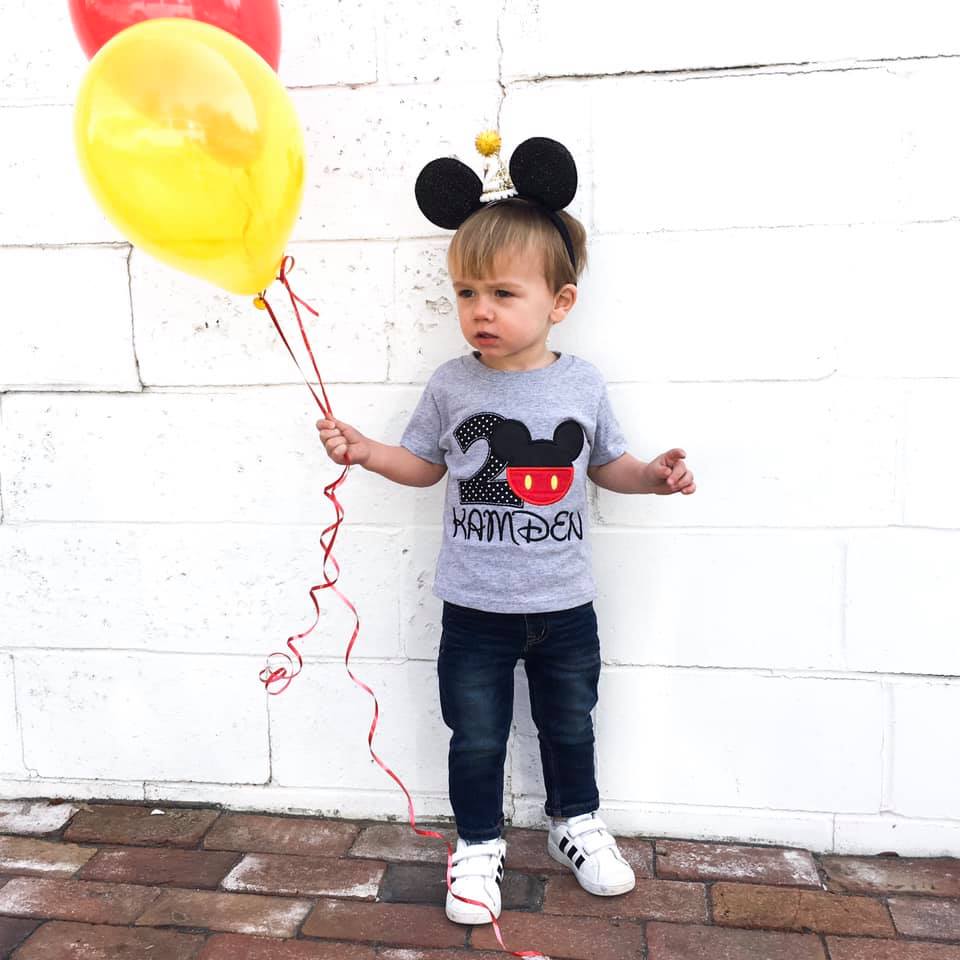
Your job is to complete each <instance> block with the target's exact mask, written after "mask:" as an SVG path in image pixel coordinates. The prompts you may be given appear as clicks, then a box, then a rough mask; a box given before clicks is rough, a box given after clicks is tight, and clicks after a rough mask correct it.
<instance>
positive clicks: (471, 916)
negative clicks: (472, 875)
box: [446, 896, 500, 927]
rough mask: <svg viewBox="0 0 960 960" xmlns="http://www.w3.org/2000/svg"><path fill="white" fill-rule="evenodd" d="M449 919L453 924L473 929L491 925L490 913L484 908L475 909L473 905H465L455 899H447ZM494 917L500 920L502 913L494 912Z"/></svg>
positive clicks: (449, 897)
mask: <svg viewBox="0 0 960 960" xmlns="http://www.w3.org/2000/svg"><path fill="white" fill-rule="evenodd" d="M446 914H447V919H448V920H449V921H450V922H451V923H464V924H468V925H469V926H472V927H479V926H481V925H482V924H484V923H490V913H489V911H487V910H484V909H483V907H475V906H474V905H473V904H472V903H463V901H461V900H457V899H455V898H454V897H451V896H448V897H447V906H446ZM493 916H494V918H496V919H497V920H499V919H500V911H499V910H494V911H493Z"/></svg>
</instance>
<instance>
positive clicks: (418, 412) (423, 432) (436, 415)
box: [400, 383, 444, 463]
mask: <svg viewBox="0 0 960 960" xmlns="http://www.w3.org/2000/svg"><path fill="white" fill-rule="evenodd" d="M440 432H441V425H440V407H439V405H438V404H437V400H436V397H434V395H433V389H432V383H428V384H427V385H426V387H425V388H424V391H423V393H422V394H421V395H420V401H419V402H418V403H417V406H416V409H415V410H414V411H413V413H412V414H411V416H410V421H409V423H407V427H406V429H405V430H404V431H403V436H402V437H401V438H400V446H401V447H404V448H406V449H407V450H409V451H410V452H411V453H413V454H415V455H416V456H418V457H421V458H422V459H424V460H429V461H430V462H431V463H443V462H444V456H443V450H442V449H441V448H440Z"/></svg>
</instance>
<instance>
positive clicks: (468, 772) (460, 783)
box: [437, 602, 600, 841]
mask: <svg viewBox="0 0 960 960" xmlns="http://www.w3.org/2000/svg"><path fill="white" fill-rule="evenodd" d="M520 658H522V659H523V661H524V668H525V670H526V672H527V682H528V685H529V688H530V709H531V712H532V714H533V721H534V723H535V724H536V726H537V732H538V734H539V739H540V759H541V761H542V763H543V782H544V786H545V787H546V794H547V800H546V803H545V804H544V809H545V810H546V813H547V815H548V816H551V817H575V816H577V815H578V814H581V813H590V812H592V811H593V810H596V809H597V807H598V806H599V804H600V797H599V794H598V792H597V781H596V775H595V773H594V765H593V722H592V720H591V717H590V711H591V710H592V709H593V707H594V706H595V705H596V702H597V682H598V680H599V678H600V640H599V637H598V635H597V617H596V614H595V612H594V609H593V604H592V603H585V604H583V605H582V606H579V607H573V608H572V609H570V610H557V611H554V612H551V613H537V614H524V613H487V612H484V611H482V610H473V609H471V608H469V607H461V606H457V605H456V604H453V603H446V602H445V603H444V605H443V632H442V634H441V638H440V656H439V659H438V662H437V673H438V676H439V680H440V707H441V710H442V712H443V720H444V723H446V725H447V726H448V727H449V728H450V730H451V731H452V733H451V736H450V754H449V769H450V803H451V805H452V807H453V813H454V816H455V817H456V820H457V832H458V833H459V835H460V836H461V837H462V838H463V839H464V840H472V841H478V840H493V839H495V838H496V837H499V836H500V832H501V830H502V829H503V765H504V761H505V759H506V755H507V737H508V736H509V733H510V724H511V721H512V718H513V671H514V667H515V666H516V663H517V660H518V659H520Z"/></svg>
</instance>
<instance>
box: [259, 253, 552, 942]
mask: <svg viewBox="0 0 960 960" xmlns="http://www.w3.org/2000/svg"><path fill="white" fill-rule="evenodd" d="M294 263H295V261H294V259H293V257H291V256H285V257H284V258H283V261H282V262H281V264H280V274H279V276H278V277H277V279H278V280H279V281H280V282H281V283H282V284H283V285H284V287H285V288H286V290H287V294H288V295H289V297H290V306H291V307H292V308H293V313H294V316H295V317H296V319H297V327H298V328H299V330H300V337H301V339H302V340H303V345H304V347H305V349H306V351H307V355H308V356H309V357H310V363H311V365H312V367H313V371H314V373H315V374H316V377H317V385H318V386H319V387H320V394H318V393H317V391H316V390H315V389H314V386H313V384H312V383H311V382H310V381H309V379H308V378H307V375H306V374H305V373H304V371H303V368H302V367H301V366H300V361H299V360H298V359H297V355H296V354H295V353H294V352H293V349H292V347H291V346H290V342H289V340H288V339H287V337H286V334H285V333H284V332H283V329H282V327H281V326H280V323H279V322H278V320H277V315H276V314H275V313H274V311H273V307H272V306H271V305H270V303H269V301H268V300H267V297H266V291H263V292H261V293H260V295H259V296H258V297H257V298H256V300H255V301H254V303H255V304H256V305H257V306H258V307H262V308H263V309H265V310H266V311H267V313H269V314H270V319H271V320H272V321H273V325H274V327H275V328H276V331H277V333H278V335H279V336H280V339H281V341H282V342H283V345H284V346H285V347H286V348H287V352H288V353H289V354H290V356H291V357H292V358H293V362H294V363H295V364H296V367H297V370H299V371H300V376H301V377H303V382H304V383H305V384H306V385H307V389H308V390H309V391H310V393H311V395H312V396H313V399H314V400H315V401H316V403H317V406H318V407H319V408H320V411H321V413H323V415H324V417H325V418H326V419H328V420H332V419H333V407H332V406H331V405H330V400H329V398H328V397H327V391H326V388H325V387H324V384H323V378H322V377H321V376H320V369H319V367H318V366H317V359H316V356H315V355H314V352H313V347H312V346H311V345H310V338H309V337H308V336H307V330H306V327H304V325H303V318H302V316H301V315H300V307H303V308H304V309H305V310H309V311H310V313H312V314H313V315H314V316H315V317H317V316H319V313H317V311H316V310H315V309H314V308H313V307H312V306H310V304H309V303H307V302H306V301H304V300H302V299H301V298H300V297H299V296H297V294H296V293H295V292H294V290H293V288H292V287H291V286H290V279H289V274H290V272H291V271H292V270H293V268H294ZM321 396H322V397H323V399H322V400H321ZM346 459H347V462H346V464H345V466H344V468H343V472H342V473H341V474H340V476H339V477H337V479H336V480H334V481H333V483H329V484H327V486H325V487H324V488H323V495H324V496H325V497H326V498H327V499H328V500H329V501H330V502H331V503H332V504H333V507H334V512H335V514H336V520H335V521H334V522H333V523H332V524H330V526H328V527H326V529H324V531H323V532H322V533H321V534H320V543H321V545H322V546H323V566H322V568H321V569H322V572H323V583H319V584H315V585H313V586H312V587H310V600H311V602H312V603H313V609H314V614H315V615H314V619H313V623H311V624H310V626H309V627H308V628H307V629H306V630H304V631H303V633H298V634H295V635H294V636H292V637H288V638H287V644H286V645H287V649H288V650H289V651H290V652H289V653H284V652H277V653H272V654H271V655H270V657H269V658H268V659H267V666H266V667H265V668H264V669H263V670H261V671H260V680H261V682H262V683H263V685H264V687H265V688H266V690H267V693H269V694H272V695H278V694H281V693H283V691H284V690H286V689H287V687H289V686H290V684H291V683H292V682H293V679H294V677H296V676H297V675H298V674H299V673H300V671H301V670H302V669H303V657H302V655H301V654H300V650H299V649H298V647H297V643H299V642H300V641H301V640H304V639H306V638H307V637H308V636H309V635H310V634H311V633H312V632H313V631H314V630H315V629H316V627H317V624H318V623H319V622H320V601H319V600H318V599H317V594H318V593H319V592H320V591H321V590H333V592H334V593H335V594H336V595H337V596H338V597H339V598H340V600H341V601H342V602H343V603H344V604H345V606H346V607H347V608H348V609H349V610H350V612H351V613H352V614H353V620H354V627H353V632H352V633H351V635H350V640H349V642H348V643H347V650H346V654H345V655H344V658H343V662H344V667H345V668H346V671H347V675H348V676H349V677H350V679H351V680H352V681H353V682H354V683H355V684H356V685H357V686H358V687H360V689H361V690H363V691H365V692H366V693H368V694H369V695H370V697H371V698H372V700H373V720H372V721H371V723H370V730H369V732H368V733H367V749H368V750H369V751H370V756H371V757H372V758H373V760H374V762H375V763H376V764H377V766H378V767H380V769H381V770H383V772H384V773H386V774H387V776H388V777H390V779H391V780H393V781H394V783H396V785H397V786H398V787H399V788H400V789H401V790H402V791H403V795H404V796H405V797H406V798H407V812H408V816H409V820H410V826H411V828H412V829H413V831H414V833H416V834H417V835H418V836H421V837H430V838H431V839H434V840H440V841H442V842H443V843H444V844H445V845H446V848H447V890H449V891H450V893H451V895H452V896H454V897H456V899H457V900H460V901H461V902H462V903H469V904H470V905H471V906H476V907H482V908H483V909H485V910H486V911H487V912H488V913H489V914H490V921H491V923H492V924H493V932H494V934H495V935H496V937H497V942H498V943H499V944H500V947H501V949H502V950H504V951H506V952H507V953H509V954H510V955H511V956H514V957H527V958H531V960H549V958H548V957H547V956H546V955H545V954H543V953H540V952H539V951H536V950H521V951H513V950H508V949H507V946H506V944H505V943H504V942H503V936H502V935H501V933H500V925H499V924H498V923H497V919H496V917H494V915H493V912H492V911H491V910H490V908H489V907H488V906H487V905H486V904H485V903H481V902H480V901H479V900H470V899H469V898H467V897H461V896H460V895H459V894H456V893H453V890H452V889H451V884H452V882H453V878H452V871H453V846H452V845H451V843H450V841H449V840H447V838H446V837H444V836H443V834H440V833H437V832H436V831H435V830H424V829H422V828H420V827H418V826H417V818H416V814H415V813H414V809H413V798H412V797H411V796H410V791H409V790H407V788H406V786H405V785H404V783H403V781H402V780H401V779H400V777H398V776H397V774H396V773H394V771H393V770H391V769H390V767H388V766H387V765H386V764H385V763H384V762H383V760H381V759H380V757H379V756H378V755H377V752H376V750H374V749H373V738H374V735H375V734H376V731H377V723H378V722H379V719H380V702H379V701H378V700H377V695H376V694H375V693H374V692H373V690H372V689H371V688H370V687H369V686H367V684H365V683H364V682H363V681H362V680H361V679H360V678H359V677H357V676H356V675H355V674H354V673H353V671H352V670H351V669H350V656H351V654H352V653H353V648H354V645H355V644H356V642H357V637H358V636H359V634H360V615H359V613H357V608H356V607H355V606H354V605H353V603H351V602H350V600H349V598H347V597H346V596H345V595H344V594H343V593H342V592H341V591H340V590H339V589H338V588H337V586H336V584H337V581H338V580H339V579H340V564H339V563H337V560H336V557H334V556H333V546H334V543H335V542H336V539H337V534H338V533H339V531H340V525H341V524H342V523H343V517H344V510H343V506H342V505H341V503H340V501H339V500H338V499H337V493H336V491H337V488H338V487H339V486H340V484H342V483H343V481H344V480H345V479H346V477H347V474H348V473H349V471H350V458H349V455H348V456H347V458H346ZM327 534H330V539H329V540H327V539H326V537H327ZM328 562H329V563H332V564H333V567H334V575H333V577H331V576H330V575H329V574H328V573H327V563H328ZM277 661H280V663H279V665H275V666H271V665H270V664H271V662H273V663H274V664H276V663H277Z"/></svg>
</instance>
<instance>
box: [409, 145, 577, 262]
mask: <svg viewBox="0 0 960 960" xmlns="http://www.w3.org/2000/svg"><path fill="white" fill-rule="evenodd" d="M476 143H477V150H478V151H479V152H480V153H481V154H482V155H483V156H484V157H486V158H487V167H486V169H485V171H484V177H485V179H484V180H481V179H480V177H478V176H477V174H476V173H474V171H473V170H472V169H471V168H470V167H468V166H467V165H466V164H465V163H463V162H462V161H460V160H457V159H456V158H455V157H440V158H439V159H437V160H431V161H430V163H428V164H427V165H426V166H425V167H424V168H423V170H421V171H420V175H419V176H418V177H417V182H416V186H415V188H414V192H415V194H416V198H417V204H418V206H419V207H420V210H421V212H422V213H423V215H424V216H425V217H426V218H427V219H428V220H429V221H430V222H431V223H433V224H436V226H438V227H443V229H444V230H456V229H458V228H459V227H460V225H461V224H462V223H463V222H464V221H465V220H466V219H467V217H469V216H470V215H471V214H473V213H476V211H477V210H480V209H481V208H482V207H484V206H485V205H486V204H488V203H498V202H501V201H504V200H510V199H511V198H513V197H518V198H519V199H521V200H526V201H527V202H528V203H532V204H534V205H535V206H537V207H538V208H539V209H540V210H542V211H543V213H544V215H545V216H547V217H548V218H549V219H550V220H551V221H552V222H553V225H554V226H555V227H556V228H557V230H559V231H560V235H561V236H562V237H563V241H564V245H565V246H566V248H567V253H568V254H569V255H570V262H571V263H572V264H573V266H574V269H576V266H577V260H576V256H575V255H574V251H573V242H572V240H571V239H570V234H569V231H568V230H567V227H566V225H565V224H564V222H563V221H562V220H561V219H560V217H559V216H557V211H559V210H562V209H563V208H564V207H566V206H567V205H568V204H569V203H570V201H571V200H573V198H574V196H575V195H576V192H577V165H576V163H574V160H573V156H572V155H571V153H570V151H569V150H568V149H567V148H566V147H565V146H564V145H563V144H562V143H558V142H557V141H556V140H551V139H550V138H549V137H531V138H529V139H528V140H524V141H523V143H521V144H520V146H518V147H517V148H516V150H514V151H513V154H512V156H511V157H510V171H509V173H508V172H507V170H506V169H505V168H504V166H503V162H502V161H501V160H500V156H499V151H500V135H499V134H498V133H497V132H496V131H495V130H490V131H486V132H485V133H482V134H480V135H479V136H478V137H477V141H476Z"/></svg>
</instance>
